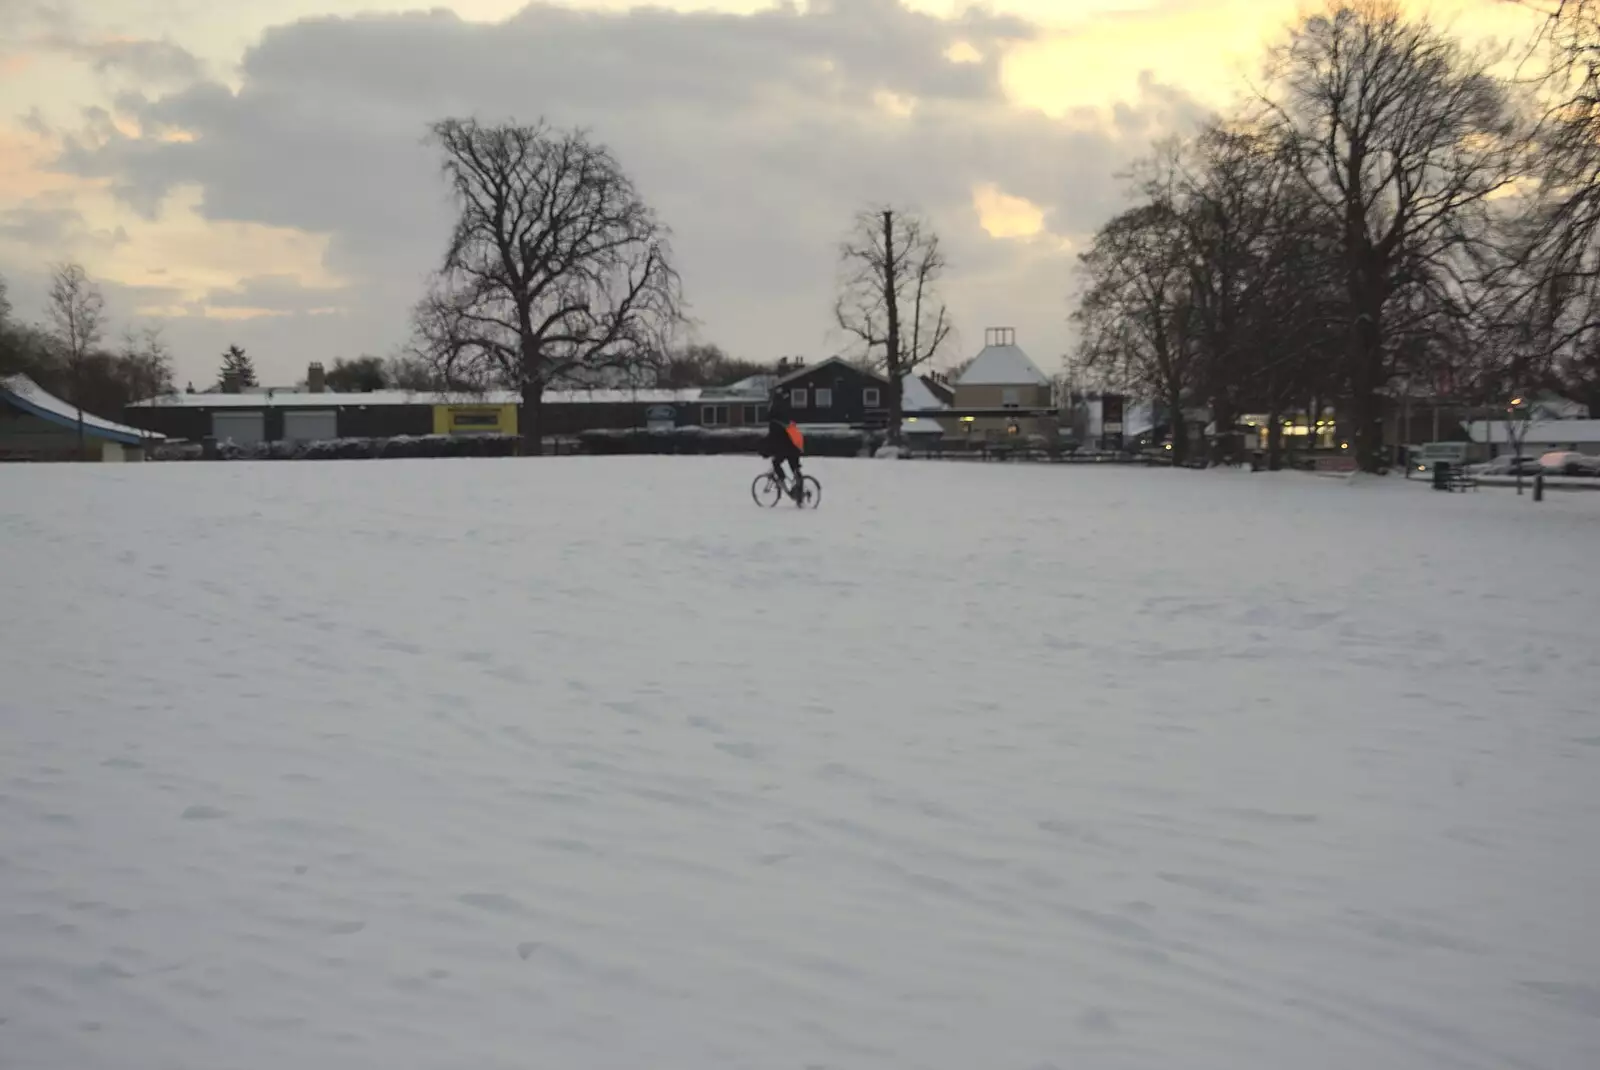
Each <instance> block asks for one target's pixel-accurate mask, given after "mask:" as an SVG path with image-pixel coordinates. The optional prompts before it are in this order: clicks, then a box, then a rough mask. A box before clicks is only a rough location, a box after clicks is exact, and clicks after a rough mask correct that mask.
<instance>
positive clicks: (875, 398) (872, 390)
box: [861, 386, 882, 409]
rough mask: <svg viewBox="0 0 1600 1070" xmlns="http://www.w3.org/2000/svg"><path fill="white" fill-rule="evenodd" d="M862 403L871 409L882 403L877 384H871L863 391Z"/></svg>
mask: <svg viewBox="0 0 1600 1070" xmlns="http://www.w3.org/2000/svg"><path fill="white" fill-rule="evenodd" d="M861 404H863V405H865V406H866V407H867V408H869V409H875V408H877V407H878V406H879V405H881V404H882V402H881V401H880V400H879V395H878V388H877V387H875V386H869V387H867V388H866V389H865V390H863V391H861Z"/></svg>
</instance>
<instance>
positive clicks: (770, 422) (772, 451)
mask: <svg viewBox="0 0 1600 1070" xmlns="http://www.w3.org/2000/svg"><path fill="white" fill-rule="evenodd" d="M793 419H794V415H793V410H792V409H791V408H790V407H789V398H788V396H787V395H785V394H774V395H773V396H772V400H771V401H770V402H769V403H768V404H767V437H766V440H765V441H764V442H762V444H761V455H762V456H763V457H772V458H774V459H776V460H780V461H782V460H788V459H789V458H791V457H798V456H800V451H799V450H798V449H796V448H795V445H794V441H793V440H792V439H790V438H789V423H790V421H792V420H793Z"/></svg>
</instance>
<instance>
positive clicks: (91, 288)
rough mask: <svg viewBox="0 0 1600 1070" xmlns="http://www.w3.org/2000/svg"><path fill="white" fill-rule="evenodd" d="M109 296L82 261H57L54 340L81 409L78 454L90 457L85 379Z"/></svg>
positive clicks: (51, 299) (53, 279) (51, 305)
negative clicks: (85, 411)
mask: <svg viewBox="0 0 1600 1070" xmlns="http://www.w3.org/2000/svg"><path fill="white" fill-rule="evenodd" d="M105 307H106V302H105V297H104V296H103V295H102V294H101V293H100V288H99V287H98V286H96V285H95V283H94V282H93V280H91V279H90V278H89V274H88V272H86V271H84V269H83V266H82V265H81V264H74V263H67V264H59V265H57V266H56V267H55V268H54V269H53V271H52V273H51V280H50V297H49V302H48V306H47V311H48V314H49V319H50V324H51V326H52V327H53V328H54V341H55V343H56V345H57V346H58V347H59V349H60V353H61V362H62V364H64V365H65V366H66V369H67V380H68V382H69V383H70V384H71V387H72V403H73V405H75V406H76V407H77V410H78V457H79V459H80V460H87V459H88V456H89V447H88V441H87V436H86V435H85V433H84V426H83V391H84V386H85V383H84V380H85V377H86V373H87V371H88V365H89V360H90V358H91V357H92V356H93V354H94V351H95V347H96V346H97V345H99V344H100V336H101V333H102V331H103V330H104V323H103V321H104V317H105Z"/></svg>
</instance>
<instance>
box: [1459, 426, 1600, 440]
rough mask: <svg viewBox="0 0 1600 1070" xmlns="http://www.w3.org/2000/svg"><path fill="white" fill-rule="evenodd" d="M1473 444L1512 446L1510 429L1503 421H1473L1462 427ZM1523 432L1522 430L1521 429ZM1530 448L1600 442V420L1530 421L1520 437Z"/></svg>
mask: <svg viewBox="0 0 1600 1070" xmlns="http://www.w3.org/2000/svg"><path fill="white" fill-rule="evenodd" d="M1463 426H1464V427H1465V428H1466V429H1467V434H1468V435H1470V436H1471V438H1472V441H1474V442H1487V443H1491V444H1493V445H1496V446H1505V445H1509V444H1510V442H1511V439H1510V437H1509V435H1508V431H1509V430H1510V429H1509V428H1507V426H1506V421H1504V420H1470V421H1468V422H1467V423H1465V424H1464V425H1463ZM1518 430H1519V432H1521V431H1522V429H1521V428H1519V429H1518ZM1518 437H1520V438H1521V439H1522V441H1523V442H1524V443H1526V444H1527V445H1529V446H1558V445H1564V444H1566V443H1569V442H1570V443H1572V444H1573V445H1577V444H1578V443H1580V442H1583V443H1600V420H1530V421H1529V422H1528V425H1527V428H1526V433H1525V434H1519V436H1518Z"/></svg>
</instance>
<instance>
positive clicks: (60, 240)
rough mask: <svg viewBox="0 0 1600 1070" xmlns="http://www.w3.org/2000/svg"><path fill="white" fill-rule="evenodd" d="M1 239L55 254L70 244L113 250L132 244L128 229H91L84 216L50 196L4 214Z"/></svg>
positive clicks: (7, 210) (0, 227) (0, 220)
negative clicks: (75, 243)
mask: <svg viewBox="0 0 1600 1070" xmlns="http://www.w3.org/2000/svg"><path fill="white" fill-rule="evenodd" d="M0 238H5V239H8V240H10V241H14V242H18V243H20V244H22V245H26V246H30V247H32V248H34V249H37V250H44V251H47V252H49V253H50V254H51V255H55V254H56V253H57V252H58V251H59V250H60V249H61V248H62V247H63V246H65V245H66V244H67V243H68V242H73V241H75V242H79V243H88V244H93V245H98V246H100V247H101V248H111V247H113V246H117V245H123V244H126V243H127V242H128V241H129V237H128V231H127V229H126V228H124V227H120V226H119V227H115V228H113V229H111V230H105V229H99V230H90V229H88V228H87V227H86V226H85V225H84V218H83V213H81V212H79V211H78V210H77V209H75V208H72V207H69V206H66V205H63V204H60V203H57V199H56V198H54V197H50V196H43V197H35V198H33V199H31V200H29V201H27V202H26V203H24V204H23V205H21V206H20V207H17V208H7V209H5V210H3V211H0Z"/></svg>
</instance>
